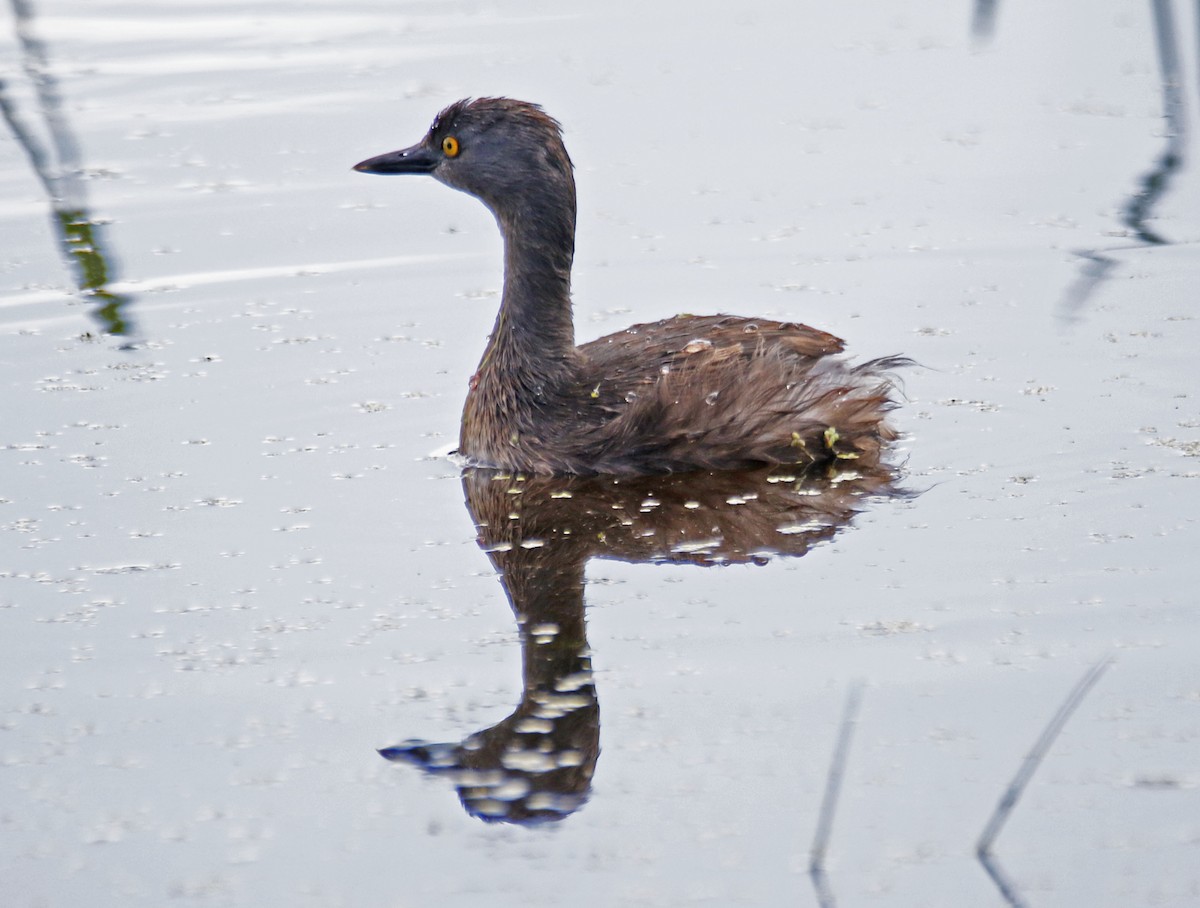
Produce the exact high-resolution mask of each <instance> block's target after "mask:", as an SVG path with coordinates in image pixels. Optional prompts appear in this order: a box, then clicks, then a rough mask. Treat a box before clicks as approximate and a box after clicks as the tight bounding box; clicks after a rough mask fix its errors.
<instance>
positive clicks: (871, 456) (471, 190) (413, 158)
mask: <svg viewBox="0 0 1200 908" xmlns="http://www.w3.org/2000/svg"><path fill="white" fill-rule="evenodd" d="M354 169H355V170H358V171H361V172H363V173H377V174H394V173H422V174H429V175H430V176H432V177H433V178H434V179H436V180H438V181H439V182H442V183H445V184H446V185H447V186H450V187H452V188H454V189H459V190H461V191H463V192H466V193H468V194H470V195H473V196H475V197H476V198H478V199H479V200H480V201H482V202H483V203H484V204H485V205H486V206H487V207H488V208H489V209H491V211H492V213H493V214H494V215H495V217H496V222H497V223H498V224H499V227H500V232H501V234H502V235H503V237H504V293H503V298H502V300H501V303H500V313H499V315H498V316H497V318H496V325H495V327H494V329H493V330H492V335H491V338H490V340H489V341H488V344H487V349H486V350H485V351H484V354H483V359H482V360H481V361H480V363H479V369H478V371H477V372H476V373H475V375H474V376H473V377H472V379H471V384H470V391H469V392H468V394H467V400H466V405H465V407H464V408H463V415H462V431H461V435H460V437H459V453H460V454H461V455H462V456H464V457H466V458H467V459H468V460H469V461H471V462H473V463H476V464H479V465H483V466H490V467H498V468H501V469H509V470H524V471H529V472H533V473H558V474H596V473H615V474H621V473H624V474H629V473H664V472H681V471H687V470H699V469H708V470H732V469H743V468H748V467H753V466H757V465H764V464H792V465H797V466H801V467H803V466H810V465H816V464H821V463H828V462H831V461H836V460H839V459H840V460H843V461H846V460H861V461H862V462H863V464H864V465H868V464H873V463H875V462H877V461H878V459H879V456H880V451H881V448H882V446H883V445H884V444H885V443H886V442H888V441H890V440H892V439H893V438H895V437H896V433H895V431H894V430H893V429H892V427H891V426H890V425H888V423H887V420H886V416H887V413H888V411H889V410H890V409H891V408H892V407H893V406H894V403H893V401H892V398H891V393H892V390H893V382H892V380H891V378H890V376H889V374H888V370H890V369H893V368H895V367H897V366H899V365H903V364H904V363H905V362H906V361H905V360H902V359H900V358H898V357H888V358H884V359H877V360H872V361H870V362H866V363H861V364H858V365H852V364H850V363H847V362H846V361H845V360H844V359H842V358H840V357H838V356H836V355H835V354H838V353H840V352H841V351H842V348H843V343H842V341H841V339H840V338H837V337H834V336H833V335H832V334H826V333H825V332H824V331H818V330H816V329H815V328H810V327H808V326H807V325H800V324H793V323H789V322H775V321H768V320H765V319H755V318H740V317H737V316H731V315H712V316H692V315H678V316H675V317H674V318H669V319H666V320H665V321H661V322H654V323H653V324H645V325H634V326H633V327H631V328H627V329H626V330H624V331H620V332H617V333H616V334H610V335H608V336H607V337H602V338H600V339H598V340H594V341H590V342H588V343H586V344H583V345H582V346H578V347H577V346H575V332H574V326H573V323H572V319H571V262H572V259H573V257H574V254H575V178H574V176H573V173H572V170H573V165H572V164H571V159H570V157H568V156H567V150H566V148H565V147H564V146H563V141H562V130H561V127H560V125H559V123H558V121H557V120H554V119H553V118H551V117H550V116H548V115H547V114H546V113H545V112H544V111H543V110H542V109H541V107H539V106H538V105H536V104H530V103H527V102H524V101H515V100H512V99H509V98H477V99H474V100H471V99H465V100H462V101H458V102H456V103H454V104H451V105H450V106H449V107H447V108H446V109H445V110H443V111H442V112H441V113H439V114H438V115H437V117H436V118H435V119H434V121H433V125H432V126H431V127H430V129H429V132H428V133H427V134H426V135H425V138H423V139H422V140H421V141H420V142H418V143H417V144H416V145H413V146H411V147H409V148H405V149H402V150H400V151H392V152H388V153H387V154H382V155H379V156H378V157H374V158H370V159H369V160H366V161H363V162H361V163H360V164H357V165H355V168H354Z"/></svg>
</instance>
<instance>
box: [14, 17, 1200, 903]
mask: <svg viewBox="0 0 1200 908" xmlns="http://www.w3.org/2000/svg"><path fill="white" fill-rule="evenodd" d="M1193 14H1194V10H1192V9H1190V8H1187V7H1186V6H1185V5H1184V4H1182V3H1176V4H1174V5H1172V4H1170V3H1169V2H1166V0H1163V2H1158V3H1149V2H1134V0H1103V2H1100V3H1095V2H1091V3H1084V2H1082V0H1075V2H1066V3H1058V4H1030V3H1024V4H1014V3H1004V4H994V5H993V4H982V3H981V4H980V5H979V8H978V9H977V10H972V9H971V8H969V6H968V5H967V4H951V3H934V4H911V5H908V6H896V5H894V4H873V3H851V4H837V5H833V6H830V5H829V4H814V3H801V4H790V3H751V4H739V5H737V6H736V7H731V8H728V9H721V10H715V9H714V10H707V11H705V12H703V13H700V12H698V8H697V7H695V6H692V5H685V4H678V3H668V4H659V5H648V4H632V3H617V4H610V5H608V6H607V7H606V8H605V10H604V11H601V10H600V8H599V7H596V8H589V7H577V6H573V5H567V6H562V5H552V4H542V3H513V4H503V5H497V6H493V5H487V4H475V3H463V2H446V3H411V4H396V3H370V2H358V0H354V2H340V3H333V2H325V3H319V2H314V3H306V4H303V5H297V4H290V3H282V2H258V3H249V4H247V3H237V4H232V3H220V2H215V3H214V2H205V3H193V2H175V3H171V4H150V3H146V2H144V0H130V2H107V0H106V2H100V3H83V2H79V0H57V2H51V0H40V2H33V0H24V2H20V3H18V2H14V3H12V4H11V6H10V7H9V8H7V9H6V10H5V11H4V12H3V13H0V42H3V44H2V46H3V56H2V57H0V60H2V61H3V62H2V63H0V66H2V68H0V81H2V92H3V100H4V112H5V124H6V128H5V129H4V130H0V387H2V388H3V392H2V393H3V402H4V403H3V419H2V421H0V679H2V682H3V683H2V686H0V690H2V691H3V694H2V696H0V767H2V768H0V830H2V834H0V839H2V840H3V842H4V845H3V848H2V849H0V866H2V868H3V874H4V878H5V880H7V881H8V882H7V883H6V889H7V890H8V892H9V893H10V895H11V899H12V901H11V903H12V904H14V905H22V906H41V905H54V906H57V905H67V904H79V903H85V902H86V903H88V904H93V905H147V906H150V905H162V904H166V903H168V902H170V901H175V900H183V901H186V902H188V903H192V904H204V905H260V906H272V905H289V906H297V905H313V906H327V905H350V904H363V903H368V902H369V903H372V904H383V905H390V906H408V905H427V904H430V903H434V902H436V903H439V904H443V905H454V906H458V905H463V906H465V905H476V904H479V903H480V902H481V901H482V900H484V899H487V900H488V901H489V902H490V903H491V904H496V905H580V906H593V905H594V906H607V905H613V904H629V905H671V906H674V905H688V904H697V903H702V904H744V905H764V906H773V905H782V904H818V903H819V900H820V899H824V901H825V904H831V903H832V899H836V901H837V903H838V904H843V905H867V904H888V905H963V904H969V905H1005V904H1028V905H1060V906H1061V905H1068V906H1095V905H1122V906H1124V905H1148V904H1155V905H1159V904H1162V905H1194V904H1197V902H1198V901H1200V871H1198V870H1197V868H1198V867H1200V669H1198V668H1197V658H1196V653H1197V651H1200V611H1198V608H1197V600H1196V588H1197V582H1196V581H1197V570H1196V555H1195V553H1196V551H1197V550H1198V549H1200V534H1198V533H1197V513H1198V512H1200V495H1198V493H1197V489H1198V488H1200V486H1198V482H1200V461H1198V460H1197V456H1198V455H1200V448H1198V445H1200V407H1198V405H1197V398H1196V384H1197V378H1198V377H1200V372H1198V370H1197V367H1196V363H1195V350H1196V349H1197V348H1198V347H1200V332H1198V327H1197V318H1196V303H1197V300H1198V299H1200V251H1198V250H1200V247H1198V246H1197V243H1196V241H1197V239H1200V218H1198V216H1197V213H1198V212H1200V183H1198V181H1197V179H1196V175H1195V170H1194V166H1193V165H1194V159H1195V157H1196V154H1197V148H1196V145H1195V142H1194V140H1193V131H1194V129H1195V125H1194V124H1195V123H1196V122H1197V121H1198V120H1200V101H1198V91H1197V85H1198V84H1200V83H1198V77H1197V60H1196V57H1197V46H1196V43H1195V42H1194V40H1192V38H1193V37H1194V35H1195V34H1196V25H1197V24H1196V21H1195V19H1194V15H1193ZM973 17H974V18H973ZM1164 74H1165V75H1166V80H1165V81H1164ZM472 94H474V95H479V94H507V95H512V96H516V97H522V98H527V99H529V100H534V101H538V102H541V103H543V104H544V105H545V106H546V107H547V109H548V110H549V111H550V112H551V113H552V114H554V115H555V116H557V117H558V118H559V119H561V120H562V121H563V122H564V124H565V127H566V138H567V143H568V147H569V149H570V151H571V153H572V156H573V157H574V159H575V162H576V166H577V177H578V182H579V198H580V231H579V240H578V256H577V270H576V316H577V334H578V336H579V338H580V339H581V340H586V339H590V338H592V337H596V336H599V335H601V334H603V333H606V332H608V331H612V330H616V329H618V328H620V327H623V326H624V325H626V324H628V323H630V322H633V321H648V320H652V319H657V318H662V317H666V316H669V315H672V314H674V313H676V312H681V311H687V312H696V313H710V312H720V311H732V312H736V313H740V314H746V315H751V314H760V315H764V316H770V317H774V318H781V319H796V320H803V321H806V322H808V323H810V324H813V325H816V326H819V327H821V328H824V329H826V330H829V331H832V332H834V333H836V334H838V335H840V336H842V337H845V338H846V339H847V341H848V346H849V349H850V350H851V351H853V353H854V354H855V355H857V356H861V357H873V356H880V355H887V354H893V353H899V354H905V355H908V356H911V357H913V358H914V359H916V360H918V361H920V362H921V363H922V364H923V366H924V368H921V369H917V370H911V371H910V373H909V374H908V375H906V378H905V386H906V394H907V400H906V402H905V403H904V405H903V407H902V408H901V410H900V411H899V412H898V422H899V424H900V425H901V427H902V428H903V430H904V432H905V437H904V440H903V442H902V443H901V445H899V446H898V448H897V451H896V455H897V460H898V462H902V464H903V467H902V474H903V475H902V477H901V480H900V481H901V485H902V486H903V487H904V488H905V489H907V491H908V493H909V494H907V495H904V496H895V495H891V494H889V492H890V491H891V490H890V486H889V485H888V483H887V482H885V481H883V480H880V481H878V482H877V481H875V478H872V477H859V478H857V479H855V478H845V477H843V479H844V481H842V482H830V481H827V480H824V481H821V482H818V483H816V484H815V485H799V486H797V485H796V484H795V483H793V482H790V481H786V480H785V481H780V477H778V476H774V477H765V476H763V477H744V478H742V479H740V480H736V481H735V484H734V486H731V487H726V486H725V485H723V482H724V481H717V480H713V479H705V480H703V481H702V482H699V483H696V484H693V485H691V486H690V487H689V486H688V485H687V484H686V483H685V484H683V485H678V484H676V485H672V484H670V483H663V484H659V485H658V486H656V487H654V488H651V489H643V488H637V487H635V488H632V489H625V490H614V489H613V488H612V487H609V486H604V485H602V484H601V485H595V484H591V485H589V484H587V483H583V484H574V485H572V484H570V483H568V484H567V485H566V486H565V487H564V486H562V485H557V486H556V485H554V484H550V485H549V486H543V485H537V487H536V488H534V487H532V486H531V487H529V488H527V489H525V490H524V491H523V492H521V494H519V495H509V492H510V491H511V488H512V487H511V484H506V483H503V482H501V483H494V482H493V483H489V482H486V481H484V479H483V478H481V477H478V476H476V477H472V476H467V477H465V478H464V477H462V476H460V473H459V470H458V468H457V467H456V466H455V465H454V464H453V463H452V462H451V461H449V460H447V459H445V458H444V457H440V456H437V453H436V452H438V451H442V450H444V449H446V448H447V447H449V446H450V445H451V443H452V442H453V439H454V437H455V434H456V430H457V420H458V413H459V408H460V406H461V401H462V398H463V395H464V393H465V383H466V380H467V377H468V376H469V375H470V374H471V372H472V371H473V369H474V366H475V362H476V359H477V357H478V355H479V353H480V351H481V349H482V345H483V340H484V337H485V335H486V333H487V331H488V330H489V328H490V327H491V322H492V319H493V317H494V312H495V306H496V303H497V291H498V287H499V282H500V270H499V269H500V248H499V240H498V237H497V236H496V232H495V227H494V224H492V223H491V220H490V217H489V216H488V215H487V213H486V212H485V211H484V210H483V209H482V208H481V207H480V206H479V205H478V203H476V202H475V201H473V200H471V199H468V198H466V197H465V196H460V195H457V194H455V193H452V192H450V191H448V190H446V189H445V188H444V187H441V186H438V185H436V184H434V183H433V182H432V181H421V180H416V179H413V180H391V181H383V180H378V179H374V178H370V179H368V178H366V177H363V176H361V175H358V174H354V173H351V172H350V170H349V168H350V165H352V164H353V163H354V162H356V161H358V160H361V159H362V158H364V157H367V156H369V155H372V154H376V153H379V152H382V151H385V150H389V149H391V148H396V147H400V146H402V145H406V144H409V143H411V142H413V141H415V140H416V139H418V138H419V137H420V136H421V134H423V132H424V130H425V128H426V126H427V125H428V122H429V120H430V119H431V117H432V115H433V114H434V113H435V112H436V111H437V110H438V109H439V108H440V107H442V106H444V105H445V104H446V103H448V102H449V101H451V100H454V99H456V98H459V97H462V96H465V95H472ZM55 200H56V201H55ZM771 480H773V481H771ZM781 495H782V496H783V499H786V501H783V499H780V497H779V496H781ZM622 496H623V497H622ZM509 498H514V499H520V500H521V501H522V507H523V508H525V510H524V511H523V512H522V514H523V519H524V520H525V523H524V524H520V525H519V526H518V525H517V524H516V523H506V522H505V519H504V518H506V517H507V513H509V512H507V511H506V508H507V504H506V502H507V501H508V499H509ZM647 501H656V502H658V504H657V505H651V506H647V505H646V502H647ZM781 501H783V503H780V502H781ZM692 505H698V506H699V507H692ZM771 508H775V510H771ZM606 509H607V510H606ZM788 509H791V510H788ZM697 512H700V513H701V516H702V517H703V519H702V520H700V521H698V522H694V523H691V524H689V523H688V521H689V520H693V518H694V517H695V514H696V513H697ZM481 514H494V515H503V516H498V517H497V518H496V519H494V520H493V521H492V522H491V524H490V526H491V528H492V529H491V530H488V531H484V532H482V533H477V530H476V526H475V522H476V521H477V520H478V519H479V517H480V515H481ZM764 514H766V515H768V516H769V517H771V520H772V521H773V523H770V525H769V527H768V529H767V530H764V529H763V525H761V524H760V523H758V522H756V520H757V518H758V517H761V516H762V515H764ZM780 514H784V515H785V517H786V519H784V518H783V517H779V515H780ZM598 515H599V516H598ZM614 515H615V517H614ZM602 518H603V519H602ZM776 518H778V519H776ZM539 521H540V523H539ZM531 525H532V526H534V527H535V528H536V527H542V528H543V530H544V531H542V530H537V531H530V530H529V529H528V527H529V526H531ZM714 526H717V527H719V528H720V533H719V534H716V535H714V534H713V533H712V532H711V530H712V528H713V527H714ZM497 527H499V528H498V529H497ZM779 527H783V528H784V529H785V530H787V531H788V532H784V533H779V532H777V529H778V528H779ZM563 528H572V529H573V530H575V531H576V532H575V539H576V540H578V541H577V542H574V541H573V542H571V544H569V545H567V544H562V538H561V537H560V538H559V541H558V544H544V543H546V540H547V539H550V538H552V537H553V536H554V533H556V532H561V531H562V530H563ZM671 533H674V534H675V535H674V536H671ZM772 533H774V535H772ZM764 534H765V536H764ZM585 539H587V540H590V541H589V542H588V543H587V544H584V540H585ZM647 540H654V541H653V542H648V541H647ZM523 543H531V544H529V545H525V544H523ZM712 565H717V566H712ZM497 570H501V571H503V572H504V584H503V585H502V584H501V582H500V581H499V580H498V577H497ZM510 602H511V605H510ZM585 603H586V626H585V623H584V622H585V612H584V605H585ZM513 607H516V608H520V609H523V610H524V611H525V613H526V614H528V615H531V616H535V618H536V620H532V619H531V620H529V621H527V622H525V624H524V625H523V626H522V627H521V628H519V629H518V627H517V626H516V624H515V622H514V620H513ZM1106 657H1113V658H1114V659H1115V661H1114V663H1113V666H1112V668H1111V669H1110V670H1109V671H1108V673H1107V674H1106V675H1105V676H1104V677H1103V678H1102V679H1101V680H1100V682H1099V683H1098V685H1097V686H1096V687H1095V688H1094V689H1093V690H1092V691H1091V693H1090V694H1089V695H1088V697H1087V698H1086V699H1085V700H1084V702H1083V704H1082V706H1081V707H1080V708H1079V710H1078V711H1077V712H1076V713H1075V714H1074V715H1073V716H1072V717H1071V719H1070V721H1069V722H1068V723H1067V725H1066V728H1065V730H1064V731H1063V733H1062V735H1061V736H1060V737H1059V738H1058V739H1057V740H1056V741H1055V742H1054V744H1053V746H1052V747H1051V749H1050V751H1049V753H1048V755H1047V756H1046V759H1045V762H1044V763H1043V764H1042V765H1041V767H1040V768H1039V770H1038V772H1037V773H1036V774H1035V776H1034V778H1033V780H1032V782H1031V784H1030V786H1029V788H1028V790H1027V791H1026V793H1025V796H1024V798H1023V799H1022V800H1021V802H1020V804H1019V806H1018V808H1017V810H1016V811H1015V812H1014V813H1013V815H1012V816H1011V817H1010V818H1009V820H1008V823H1007V825H1006V827H1005V828H1004V830H1003V832H1002V834H1001V835H1000V837H999V839H998V840H997V842H996V844H995V854H996V857H997V860H998V864H999V866H1000V873H999V875H998V879H993V878H992V877H990V876H989V875H988V874H987V873H986V872H985V870H984V868H983V867H982V866H981V864H980V863H979V862H978V861H977V860H976V858H975V855H974V848H975V842H976V840H977V838H978V836H979V835H980V832H981V830H982V829H983V827H984V824H985V823H986V821H987V819H988V817H989V815H990V814H991V812H992V810H993V808H994V806H995V804H996V802H997V800H998V799H999V797H1000V795H1001V793H1002V791H1003V790H1004V787H1005V785H1006V784H1007V783H1008V781H1009V780H1010V779H1011V778H1012V776H1013V774H1014V773H1015V772H1016V771H1017V769H1018V767H1019V766H1020V764H1021V761H1022V759H1023V757H1024V755H1025V754H1026V752H1027V750H1028V748H1029V747H1030V746H1031V745H1032V743H1033V741H1034V740H1035V739H1036V737H1037V736H1038V734H1039V733H1040V732H1041V731H1042V729H1043V727H1044V726H1045V724H1046V723H1047V722H1048V721H1049V719H1050V716H1051V715H1052V714H1053V713H1054V711H1055V710H1056V709H1057V707H1058V705H1059V704H1060V703H1061V702H1062V700H1063V698H1065V697H1066V695H1067V693H1068V691H1069V690H1070V689H1071V687H1072V685H1074V684H1075V683H1076V681H1077V680H1078V679H1079V678H1080V677H1081V676H1082V675H1083V673H1084V672H1085V671H1086V670H1087V668H1088V667H1089V666H1091V665H1093V664H1095V663H1096V662H1097V661H1098V660H1101V659H1103V658H1106ZM859 681H861V682H863V683H864V685H865V686H864V688H863V699H862V706H861V710H860V712H859V715H858V721H857V725H856V727H855V730H854V736H853V741H852V746H851V748H850V750H849V753H848V757H847V760H846V765H845V778H844V781H843V785H842V797H841V800H840V803H839V805H838V809H837V813H836V817H835V819H834V825H833V830H832V837H831V840H830V843H829V851H828V857H827V868H826V869H827V878H826V883H827V885H828V891H821V890H819V889H818V888H816V887H814V885H813V883H812V882H810V879H809V877H808V873H807V868H808V850H809V848H810V846H811V843H812V839H813V834H814V830H815V829H816V827H817V823H818V812H819V809H820V805H821V800H822V796H823V793H824V790H825V786H826V778H827V774H828V769H829V765H830V755H831V753H832V751H833V748H834V742H835V740H836V739H837V736H838V733H839V723H840V720H841V715H842V709H843V702H844V700H845V698H846V695H847V691H849V690H851V689H853V687H854V685H855V684H856V683H858V682H859ZM414 741H420V742H422V743H419V744H415V743H413V742H414ZM514 747H515V748H516V750H515V751H514V749H513V748H514ZM377 749H383V750H384V756H387V757H390V758H391V759H383V758H382V757H381V756H380V754H379V753H377ZM518 752H519V756H518V757H517V758H514V757H513V753H518ZM506 755H507V756H506ZM414 763H415V764H417V765H415V766H414V765H413V764H414ZM422 766H425V767H427V768H430V769H432V770H433V771H432V772H425V771H423V770H422V768H421V767H422ZM481 817H482V818H481ZM551 817H552V818H555V819H548V818H551ZM529 820H541V821H542V822H537V823H529V822H518V821H529Z"/></svg>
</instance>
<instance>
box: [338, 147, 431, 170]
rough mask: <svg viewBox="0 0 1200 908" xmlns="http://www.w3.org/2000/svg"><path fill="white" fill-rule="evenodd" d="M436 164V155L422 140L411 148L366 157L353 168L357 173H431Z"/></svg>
mask: <svg viewBox="0 0 1200 908" xmlns="http://www.w3.org/2000/svg"><path fill="white" fill-rule="evenodd" d="M437 164H438V159H437V157H436V156H435V155H434V153H433V152H432V151H430V150H429V149H428V148H427V147H426V146H425V143H423V142H422V143H421V144H419V145H413V146H412V147H411V148H402V149H401V150H400V151H389V152H388V153H387V154H381V155H376V156H375V157H373V158H367V159H366V160H365V161H360V162H359V163H357V164H355V165H354V169H355V170H357V171H358V172H359V173H382V174H391V173H433V169H434V168H435V167H437Z"/></svg>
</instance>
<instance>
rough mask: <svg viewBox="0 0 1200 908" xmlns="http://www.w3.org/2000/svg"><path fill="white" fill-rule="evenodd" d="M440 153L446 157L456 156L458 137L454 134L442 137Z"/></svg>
mask: <svg viewBox="0 0 1200 908" xmlns="http://www.w3.org/2000/svg"><path fill="white" fill-rule="evenodd" d="M442 153H443V154H444V155H445V156H446V157H448V158H454V157H457V156H458V139H456V138H454V136H446V138H444V139H442Z"/></svg>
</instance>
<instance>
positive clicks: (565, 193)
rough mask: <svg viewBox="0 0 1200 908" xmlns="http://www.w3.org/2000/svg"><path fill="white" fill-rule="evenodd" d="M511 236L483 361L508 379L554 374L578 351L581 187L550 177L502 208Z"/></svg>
mask: <svg viewBox="0 0 1200 908" xmlns="http://www.w3.org/2000/svg"><path fill="white" fill-rule="evenodd" d="M496 221H497V223H498V224H499V226H500V232H501V234H502V235H503V236H504V296H503V298H502V300H501V303H500V313H499V315H497V317H496V325H495V328H494V329H493V330H492V336H491V340H490V341H489V343H488V347H487V350H486V351H485V352H484V355H483V360H482V361H481V362H480V364H479V372H480V379H481V380H482V379H483V378H484V377H485V375H486V374H487V373H494V374H498V375H500V376H502V377H504V378H505V380H507V381H509V382H512V381H514V380H516V381H518V382H520V380H521V379H522V378H531V379H534V380H537V379H539V378H541V379H551V378H552V377H554V376H555V374H557V373H560V371H561V369H562V368H563V366H565V365H569V364H570V363H571V362H573V360H574V357H575V355H576V354H575V328H574V324H573V322H572V318H571V262H572V259H573V258H574V255H575V188H574V186H573V185H571V184H570V183H562V182H556V181H554V182H547V183H542V184H540V185H537V186H536V187H531V188H529V190H528V191H526V192H524V193H522V194H521V195H520V196H519V202H518V203H517V204H516V205H515V206H513V207H511V208H508V209H504V210H500V211H497V213H496Z"/></svg>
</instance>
